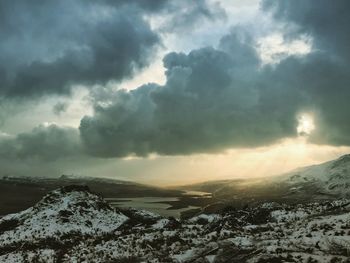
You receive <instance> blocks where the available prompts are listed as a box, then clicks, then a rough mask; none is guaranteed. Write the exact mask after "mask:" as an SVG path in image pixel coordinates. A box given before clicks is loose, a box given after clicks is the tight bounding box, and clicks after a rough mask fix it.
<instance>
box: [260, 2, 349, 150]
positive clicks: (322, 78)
mask: <svg viewBox="0 0 350 263" xmlns="http://www.w3.org/2000/svg"><path fill="white" fill-rule="evenodd" d="M263 7H264V8H265V10H271V11H272V12H273V14H274V16H275V18H276V19H278V20H280V21H282V22H285V23H287V26H288V28H292V30H289V31H286V36H287V37H288V38H293V36H294V35H297V34H304V35H307V36H309V37H311V38H312V40H313V45H314V50H315V52H313V53H311V54H309V55H308V56H306V57H304V58H303V59H287V60H286V61H284V62H282V63H281V65H279V67H278V68H277V70H276V73H275V75H277V76H278V77H279V78H280V81H283V82H284V83H285V84H286V85H288V88H289V89H297V90H298V92H299V93H302V94H303V95H304V97H305V96H306V97H308V98H309V101H308V106H309V108H310V109H311V110H312V111H314V112H315V117H316V122H317V124H316V125H317V130H316V132H315V133H314V134H313V137H312V138H311V139H312V140H313V141H314V142H316V143H328V144H335V145H350V136H349V134H350V122H349V113H350V103H349V100H350V86H349V83H350V70H349V69H350V51H349V50H350V49H349V47H350V27H349V25H350V16H349V15H348V13H347V10H349V9H350V2H349V1H346V0H338V1H327V0H320V1H312V0H296V1H271V0H267V1H264V4H263Z"/></svg>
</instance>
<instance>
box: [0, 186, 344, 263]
mask: <svg viewBox="0 0 350 263" xmlns="http://www.w3.org/2000/svg"><path fill="white" fill-rule="evenodd" d="M349 257H350V200H347V199H338V200H332V201H324V202H322V203H306V204H294V205H291V204H289V205H285V204H278V203H272V202H270V203H264V204H259V205H257V206H252V207H245V208H243V209H239V210H237V209H234V208H232V207H226V208H225V209H223V210H221V211H220V213H216V214H199V215H197V216H195V217H192V218H190V219H187V220H183V221H178V220H175V219H174V218H163V217H160V216H158V215H155V214H152V213H149V212H146V211H138V210H133V209H125V210H119V209H113V208H111V207H110V206H109V205H108V204H107V203H106V202H105V201H104V200H103V198H102V197H100V196H98V195H95V194H93V193H91V192H90V190H89V189H88V188H87V187H84V186H66V187H63V188H60V189H58V190H55V191H52V192H51V193H49V194H47V195H46V196H45V197H44V198H43V199H42V200H41V201H40V202H38V203H37V204H36V205H35V206H33V207H32V208H29V209H27V210H25V211H23V212H20V213H17V214H11V215H7V216H5V217H3V218H1V219H0V262H162V263H163V262H251V263H253V262H260V263H263V262H266V263H267V262H308V263H310V262H330V263H335V262H350V261H349Z"/></svg>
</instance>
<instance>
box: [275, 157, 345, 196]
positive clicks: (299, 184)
mask: <svg viewBox="0 0 350 263" xmlns="http://www.w3.org/2000/svg"><path fill="white" fill-rule="evenodd" d="M279 179H280V180H281V181H282V182H285V183H287V184H288V185H289V186H291V188H290V189H291V190H292V191H295V192H298V191H302V190H303V189H309V187H307V186H313V187H314V189H317V191H318V193H319V194H325V195H334V196H337V197H339V196H342V197H349V196H350V155H344V156H341V157H340V158H338V159H336V160H333V161H329V162H326V163H323V164H319V165H313V166H308V167H303V168H299V169H296V170H294V171H292V172H289V173H287V174H284V175H282V176H280V177H279Z"/></svg>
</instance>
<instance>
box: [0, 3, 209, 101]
mask: <svg viewBox="0 0 350 263" xmlns="http://www.w3.org/2000/svg"><path fill="white" fill-rule="evenodd" d="M176 2H178V1H176ZM186 2H187V1H186ZM180 3H181V4H180ZM191 6H193V7H192V8H191V10H192V12H191V15H190V16H191V19H193V21H194V20H196V17H200V16H202V14H205V16H206V17H209V18H212V17H213V16H214V15H215V14H212V13H210V12H209V11H208V10H209V8H208V6H207V3H206V1H204V0H201V1H195V2H194V3H193V4H191ZM184 10H187V9H186V8H185V6H184V1H179V2H178V4H174V3H173V1H155V0H146V1H110V0H102V1H83V0H74V1H71V0H62V1H53V0H49V1H41V0H35V1H25V0H14V1H1V2H0V38H1V40H2V41H1V43H0V82H1V84H0V96H5V97H25V98H28V97H37V96H41V95H47V94H69V93H70V91H71V87H72V85H74V84H84V85H88V86H89V85H94V84H105V83H107V82H108V81H120V80H122V79H125V78H128V77H130V76H131V75H133V73H134V72H135V71H136V70H137V69H139V68H142V67H144V66H146V65H148V63H149V61H150V59H151V57H152V54H153V53H154V49H155V47H156V46H157V45H158V44H159V43H160V37H159V35H158V33H157V32H154V31H153V30H152V29H151V28H150V25H149V23H148V21H146V20H145V18H144V17H145V15H152V14H155V13H161V14H163V13H164V14H170V13H172V12H174V13H177V14H182V13H184V12H185V11H184ZM190 22H191V21H188V23H186V24H189V23H190Z"/></svg>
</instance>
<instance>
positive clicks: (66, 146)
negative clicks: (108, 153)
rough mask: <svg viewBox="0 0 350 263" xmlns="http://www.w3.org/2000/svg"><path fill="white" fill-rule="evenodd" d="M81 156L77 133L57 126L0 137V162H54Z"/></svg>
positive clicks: (40, 127) (74, 130) (42, 127)
mask: <svg viewBox="0 0 350 263" xmlns="http://www.w3.org/2000/svg"><path fill="white" fill-rule="evenodd" d="M80 154H81V144H80V138H79V133H78V131H77V130H76V129H73V128H64V127H59V126H57V125H54V124H52V125H50V126H38V127H36V128H34V129H33V130H32V131H31V132H27V133H20V134H18V135H17V136H15V137H9V136H3V137H0V159H1V160H9V161H11V160H12V161H13V160H41V161H54V160H56V159H60V158H64V157H67V156H68V157H72V156H77V155H80Z"/></svg>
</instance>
